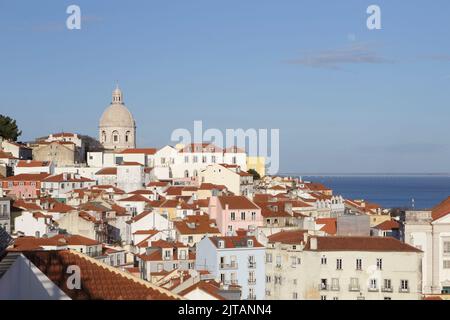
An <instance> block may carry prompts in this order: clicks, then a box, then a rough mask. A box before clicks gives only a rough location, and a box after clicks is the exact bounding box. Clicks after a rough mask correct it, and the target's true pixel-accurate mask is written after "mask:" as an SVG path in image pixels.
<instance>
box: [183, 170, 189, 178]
mask: <svg viewBox="0 0 450 320" xmlns="http://www.w3.org/2000/svg"><path fill="white" fill-rule="evenodd" d="M184 177H185V178H189V171H187V170H184Z"/></svg>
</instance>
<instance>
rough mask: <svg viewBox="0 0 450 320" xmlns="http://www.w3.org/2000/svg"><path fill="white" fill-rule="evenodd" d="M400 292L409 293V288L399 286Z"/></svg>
mask: <svg viewBox="0 0 450 320" xmlns="http://www.w3.org/2000/svg"><path fill="white" fill-rule="evenodd" d="M398 292H400V293H409V288H401V287H400V288H399V289H398Z"/></svg>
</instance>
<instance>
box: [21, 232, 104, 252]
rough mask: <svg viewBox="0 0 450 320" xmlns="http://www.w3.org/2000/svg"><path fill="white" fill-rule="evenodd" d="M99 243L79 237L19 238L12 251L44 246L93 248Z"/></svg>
mask: <svg viewBox="0 0 450 320" xmlns="http://www.w3.org/2000/svg"><path fill="white" fill-rule="evenodd" d="M99 244H100V242H98V241H96V240H92V239H90V238H86V237H83V236H80V235H56V236H54V237H51V238H35V237H19V238H17V239H15V241H14V249H15V250H22V247H32V246H34V247H45V246H57V247H58V246H66V245H68V246H95V245H99Z"/></svg>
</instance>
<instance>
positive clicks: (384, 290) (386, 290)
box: [381, 287, 394, 292]
mask: <svg viewBox="0 0 450 320" xmlns="http://www.w3.org/2000/svg"><path fill="white" fill-rule="evenodd" d="M393 291H394V289H392V287H383V288H381V292H393Z"/></svg>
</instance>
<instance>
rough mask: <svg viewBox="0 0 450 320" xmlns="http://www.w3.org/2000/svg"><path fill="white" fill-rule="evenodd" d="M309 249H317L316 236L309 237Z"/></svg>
mask: <svg viewBox="0 0 450 320" xmlns="http://www.w3.org/2000/svg"><path fill="white" fill-rule="evenodd" d="M310 241H311V242H310V249H311V250H317V238H316V237H311V239H310Z"/></svg>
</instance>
